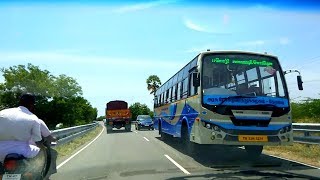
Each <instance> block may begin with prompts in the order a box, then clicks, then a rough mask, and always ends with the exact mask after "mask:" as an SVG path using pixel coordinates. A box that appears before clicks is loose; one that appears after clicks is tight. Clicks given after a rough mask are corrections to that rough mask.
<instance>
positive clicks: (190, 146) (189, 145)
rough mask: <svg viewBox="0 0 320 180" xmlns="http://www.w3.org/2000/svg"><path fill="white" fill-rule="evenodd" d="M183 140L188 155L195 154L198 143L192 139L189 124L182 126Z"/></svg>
mask: <svg viewBox="0 0 320 180" xmlns="http://www.w3.org/2000/svg"><path fill="white" fill-rule="evenodd" d="M181 141H182V145H183V147H184V148H185V150H186V153H187V154H188V155H193V154H195V147H196V144H195V143H194V142H192V141H190V135H189V132H188V127H187V126H182V128H181Z"/></svg>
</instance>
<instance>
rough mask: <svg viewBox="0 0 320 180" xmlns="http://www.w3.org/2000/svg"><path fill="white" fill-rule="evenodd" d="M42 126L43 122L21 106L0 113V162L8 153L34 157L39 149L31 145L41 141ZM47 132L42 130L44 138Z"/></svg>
mask: <svg viewBox="0 0 320 180" xmlns="http://www.w3.org/2000/svg"><path fill="white" fill-rule="evenodd" d="M43 126H45V124H44V122H43V121H42V120H40V119H39V118H38V117H37V116H36V115H34V114H33V113H31V112H30V111H29V110H28V109H27V108H25V107H23V106H19V107H17V108H10V109H5V110H2V111H0V161H3V159H4V157H5V156H6V155H7V154H8V153H18V154H22V155H24V156H25V157H26V158H33V157H35V156H36V155H37V154H38V153H39V151H40V149H39V148H38V147H36V146H35V145H33V143H34V142H36V141H40V140H41V139H42V137H41V129H43ZM45 127H46V126H45ZM46 128H47V127H46ZM47 131H49V130H48V129H46V130H43V132H44V134H43V135H44V136H47V134H46V133H47ZM49 132H50V131H49Z"/></svg>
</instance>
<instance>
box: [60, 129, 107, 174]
mask: <svg viewBox="0 0 320 180" xmlns="http://www.w3.org/2000/svg"><path fill="white" fill-rule="evenodd" d="M104 130H105V127H104V126H103V128H102V130H101V132H100V134H99V135H98V136H97V137H95V138H94V139H93V140H92V141H91V142H90V143H89V144H87V145H86V146H85V147H83V148H81V149H80V150H79V151H78V152H76V153H74V154H73V155H72V156H70V157H69V158H68V159H66V160H65V161H63V162H62V163H60V164H59V165H58V166H57V169H59V168H61V167H62V166H63V165H65V164H66V163H67V162H69V161H70V160H71V159H72V158H74V157H75V156H76V155H78V154H79V153H80V152H81V151H83V150H84V149H86V148H87V147H88V146H90V145H91V144H92V143H93V142H95V141H96V140H97V139H98V138H99V137H100V136H101V134H102V133H103V131H104Z"/></svg>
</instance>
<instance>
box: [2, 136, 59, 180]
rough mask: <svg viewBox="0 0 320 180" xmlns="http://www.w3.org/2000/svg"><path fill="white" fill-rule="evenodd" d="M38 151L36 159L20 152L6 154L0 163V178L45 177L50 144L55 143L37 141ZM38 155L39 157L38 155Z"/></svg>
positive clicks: (47, 168) (24, 179)
mask: <svg viewBox="0 0 320 180" xmlns="http://www.w3.org/2000/svg"><path fill="white" fill-rule="evenodd" d="M36 144H37V146H38V147H40V152H39V154H38V155H37V158H36V160H34V159H27V158H25V157H24V156H23V155H21V154H15V153H12V154H8V155H7V156H6V157H5V159H4V161H3V164H1V163H0V180H38V179H39V180H42V179H46V176H47V173H48V171H49V167H50V163H51V161H50V160H51V152H50V146H54V145H56V144H55V143H53V142H52V143H51V144H49V143H46V142H43V141H41V142H37V143H36ZM38 156H39V157H38Z"/></svg>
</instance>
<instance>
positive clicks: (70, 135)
mask: <svg viewBox="0 0 320 180" xmlns="http://www.w3.org/2000/svg"><path fill="white" fill-rule="evenodd" d="M98 124H99V123H97V122H95V123H91V124H86V125H81V126H74V127H69V128H64V129H58V130H53V131H51V134H52V135H53V136H54V137H56V138H57V139H58V141H57V146H59V145H62V144H65V143H68V142H70V141H71V140H73V139H75V138H77V137H79V136H81V135H83V134H85V133H87V132H89V131H91V130H93V129H94V128H95V127H97V126H98Z"/></svg>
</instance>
